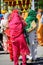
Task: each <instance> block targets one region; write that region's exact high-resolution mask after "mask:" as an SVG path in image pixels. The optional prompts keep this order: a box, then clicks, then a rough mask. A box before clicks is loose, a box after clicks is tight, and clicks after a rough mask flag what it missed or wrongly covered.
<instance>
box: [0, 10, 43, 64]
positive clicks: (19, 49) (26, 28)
mask: <svg viewBox="0 0 43 65" xmlns="http://www.w3.org/2000/svg"><path fill="white" fill-rule="evenodd" d="M38 15H39V16H38ZM40 16H41V12H38V13H36V11H34V10H30V11H29V12H26V11H25V10H24V11H23V12H22V14H21V12H19V10H17V9H15V10H13V11H12V12H10V13H9V12H6V13H4V14H3V16H2V17H1V32H2V33H3V49H4V51H5V53H9V54H10V60H11V61H14V65H19V63H18V62H19V57H20V56H22V65H26V58H27V56H28V58H29V60H30V61H31V62H32V61H33V60H36V58H37V45H38V42H39V43H40V45H41V42H42V45H43V38H42V35H43V34H42V32H43V31H42V28H43V27H42V26H43V20H42V19H43V15H42V16H41V17H40ZM39 19H40V20H39ZM38 21H41V22H38ZM40 23H42V24H40ZM40 30H41V31H40ZM39 31H40V32H39ZM38 34H39V35H40V36H41V37H39V35H38ZM38 37H39V38H40V39H41V41H39V38H38Z"/></svg>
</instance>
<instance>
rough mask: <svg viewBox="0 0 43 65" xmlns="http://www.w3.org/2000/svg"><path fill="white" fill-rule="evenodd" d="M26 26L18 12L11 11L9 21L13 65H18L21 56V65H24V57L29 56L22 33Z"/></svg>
mask: <svg viewBox="0 0 43 65" xmlns="http://www.w3.org/2000/svg"><path fill="white" fill-rule="evenodd" d="M26 25H27V24H26V23H25V22H24V20H23V19H22V18H21V17H20V16H19V14H18V10H13V12H12V14H11V19H10V20H9V29H10V39H11V42H12V46H13V58H14V65H18V58H19V56H20V54H21V55H22V61H23V63H22V65H26V55H27V54H30V51H29V49H28V47H27V43H26V40H25V37H24V33H23V27H25V26H26Z"/></svg>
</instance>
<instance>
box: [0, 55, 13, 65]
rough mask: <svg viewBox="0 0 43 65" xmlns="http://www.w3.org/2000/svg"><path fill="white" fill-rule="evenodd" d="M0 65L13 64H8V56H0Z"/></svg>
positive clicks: (10, 63) (9, 63)
mask: <svg viewBox="0 0 43 65" xmlns="http://www.w3.org/2000/svg"><path fill="white" fill-rule="evenodd" d="M0 65H13V62H10V59H9V54H1V55H0Z"/></svg>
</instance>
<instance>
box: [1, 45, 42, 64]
mask: <svg viewBox="0 0 43 65" xmlns="http://www.w3.org/2000/svg"><path fill="white" fill-rule="evenodd" d="M37 57H38V62H33V63H32V64H27V65H43V47H42V46H38V47H37ZM39 58H40V59H39ZM0 65H13V62H11V61H10V59H9V54H4V51H0Z"/></svg>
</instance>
